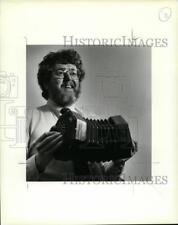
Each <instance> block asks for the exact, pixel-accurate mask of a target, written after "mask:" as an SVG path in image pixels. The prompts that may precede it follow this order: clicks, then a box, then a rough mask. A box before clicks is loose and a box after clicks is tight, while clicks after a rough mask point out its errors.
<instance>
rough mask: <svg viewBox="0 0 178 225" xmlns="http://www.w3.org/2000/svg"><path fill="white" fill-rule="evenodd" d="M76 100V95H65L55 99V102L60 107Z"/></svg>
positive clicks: (69, 104)
mask: <svg viewBox="0 0 178 225" xmlns="http://www.w3.org/2000/svg"><path fill="white" fill-rule="evenodd" d="M75 101H76V97H75V96H70V97H69V96H63V97H61V98H60V99H55V103H56V104H57V105H58V106H60V107H67V106H71V105H72V104H73V103H74V102H75Z"/></svg>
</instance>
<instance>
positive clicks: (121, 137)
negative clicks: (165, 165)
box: [26, 45, 151, 182]
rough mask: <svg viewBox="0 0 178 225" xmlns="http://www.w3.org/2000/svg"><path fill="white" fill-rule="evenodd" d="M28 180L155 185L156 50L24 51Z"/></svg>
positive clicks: (79, 48)
mask: <svg viewBox="0 0 178 225" xmlns="http://www.w3.org/2000/svg"><path fill="white" fill-rule="evenodd" d="M26 82H27V100H26V102H27V127H26V129H27V132H26V134H27V167H26V179H27V181H122V182H124V181H150V180H151V48H149V47H133V46H119V47H118V46H115V47H111V46H104V47H103V46H77V47H70V46H45V45H27V80H26Z"/></svg>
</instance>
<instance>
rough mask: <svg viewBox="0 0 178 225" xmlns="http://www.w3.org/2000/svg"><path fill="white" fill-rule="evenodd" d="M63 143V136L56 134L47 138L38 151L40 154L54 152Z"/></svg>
mask: <svg viewBox="0 0 178 225" xmlns="http://www.w3.org/2000/svg"><path fill="white" fill-rule="evenodd" d="M61 141H62V135H61V134H59V133H55V134H53V135H51V136H49V137H47V138H45V139H44V140H43V141H42V142H41V143H40V145H38V147H37V149H38V151H40V152H46V151H53V149H55V148H56V146H58V145H59V143H61Z"/></svg>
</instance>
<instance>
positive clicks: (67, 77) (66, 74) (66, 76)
mask: <svg viewBox="0 0 178 225" xmlns="http://www.w3.org/2000/svg"><path fill="white" fill-rule="evenodd" d="M69 80H71V76H70V73H69V71H66V72H65V73H64V81H69Z"/></svg>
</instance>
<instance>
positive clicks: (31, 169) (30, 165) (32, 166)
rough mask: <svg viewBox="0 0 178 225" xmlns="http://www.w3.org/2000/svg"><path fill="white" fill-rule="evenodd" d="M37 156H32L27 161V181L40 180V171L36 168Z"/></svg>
mask: <svg viewBox="0 0 178 225" xmlns="http://www.w3.org/2000/svg"><path fill="white" fill-rule="evenodd" d="M35 156H36V155H32V156H31V157H30V158H28V159H27V168H26V176H27V181H37V180H39V171H38V169H37V167H36V162H35Z"/></svg>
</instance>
